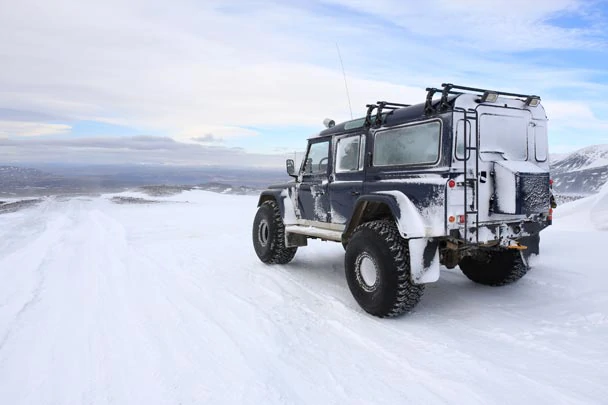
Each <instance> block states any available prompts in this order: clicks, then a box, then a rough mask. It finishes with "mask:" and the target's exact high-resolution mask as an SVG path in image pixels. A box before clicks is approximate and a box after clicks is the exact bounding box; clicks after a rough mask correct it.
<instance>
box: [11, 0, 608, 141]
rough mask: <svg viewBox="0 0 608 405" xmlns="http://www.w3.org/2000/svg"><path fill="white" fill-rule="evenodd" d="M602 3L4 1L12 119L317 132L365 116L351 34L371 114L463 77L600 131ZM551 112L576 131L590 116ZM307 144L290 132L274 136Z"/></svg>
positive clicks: (164, 129)
mask: <svg viewBox="0 0 608 405" xmlns="http://www.w3.org/2000/svg"><path fill="white" fill-rule="evenodd" d="M600 5H601V3H600V2H595V1H575V0H552V1H546V0H537V1H533V2H528V1H524V0H510V1H507V0H497V1H491V2H489V1H481V0H467V1H448V0H431V1H428V2H426V3H425V6H424V7H411V6H408V5H404V4H403V2H401V1H397V0H378V1H374V2H369V1H364V0H348V1H347V0H319V1H311V2H293V3H283V4H282V5H281V4H277V3H276V2H273V1H235V2H231V3H226V2H224V1H213V0H210V1H205V2H194V1H176V2H173V3H172V6H171V7H170V8H169V9H168V8H167V7H166V4H165V3H161V2H160V1H159V0H150V1H147V2H143V1H139V0H133V1H128V2H123V1H118V0H108V1H106V2H81V1H75V0H57V1H54V2H36V4H35V5H34V4H33V2H31V1H27V0H25V1H21V2H14V3H11V5H10V7H5V8H3V12H2V13H0V50H1V52H0V72H1V73H2V74H0V108H2V107H4V108H5V115H4V116H2V115H0V119H2V120H3V122H10V121H11V120H12V121H14V122H20V123H21V124H19V125H21V127H20V128H22V130H23V132H19V131H15V129H19V125H17V124H12V125H13V132H11V134H12V135H34V134H49V133H52V132H49V131H51V130H55V131H59V132H61V131H66V130H69V128H67V129H66V128H65V127H64V126H62V125H65V124H64V123H68V124H69V122H72V121H80V120H97V121H102V122H108V123H113V124H117V125H123V126H128V127H131V128H137V129H138V130H140V132H141V133H161V134H165V135H166V136H170V137H172V138H174V139H176V140H180V141H183V142H190V143H192V142H199V143H201V142H203V143H209V142H210V141H211V140H212V139H205V138H206V134H213V136H214V138H213V139H223V140H224V141H225V143H224V144H225V145H226V146H227V147H228V146H231V145H237V144H239V142H241V141H240V140H243V142H242V144H247V142H246V140H247V139H250V138H252V137H259V138H263V137H265V136H266V135H265V134H264V133H263V132H261V131H257V130H252V129H251V128H255V127H289V126H294V127H295V126H297V127H310V128H315V127H316V128H318V127H319V126H320V125H319V124H320V122H321V120H322V119H323V118H325V117H327V116H329V117H332V118H334V119H336V120H344V119H348V118H350V115H349V112H348V108H347V102H346V95H345V89H344V82H343V78H342V72H341V70H340V65H339V62H338V58H337V54H336V51H335V43H336V42H338V43H339V44H340V48H341V50H342V53H343V57H344V61H345V67H346V73H347V80H348V85H349V88H350V91H351V98H352V104H353V107H354V110H355V114H356V115H359V114H361V113H363V106H364V105H365V104H366V103H369V102H370V101H376V100H379V99H389V100H395V101H402V102H407V103H412V102H419V101H422V100H423V97H424V92H423V88H424V87H425V86H427V85H437V84H439V83H441V82H443V81H451V82H457V83H463V84H468V85H476V86H483V87H489V88H497V89H505V90H512V91H518V92H530V93H537V94H540V95H541V96H542V97H543V100H544V101H546V102H547V103H548V106H549V105H551V104H552V105H557V106H564V105H566V104H564V103H568V104H570V103H574V104H573V105H575V106H576V108H575V109H579V110H580V111H585V112H586V113H590V114H591V116H592V117H593V122H594V126H593V129H592V130H591V131H592V132H593V131H595V132H593V133H596V134H599V133H600V132H598V131H601V130H602V129H603V125H604V124H605V123H606V122H608V115H607V113H606V112H605V110H601V109H598V107H597V105H598V104H599V103H600V102H602V101H603V99H604V94H605V90H606V86H607V82H608V73H607V72H606V67H605V63H603V64H602V63H600V62H598V60H602V57H603V58H604V59H603V60H604V61H605V60H606V56H607V51H606V43H608V42H607V37H606V32H607V30H606V18H605V15H604V14H603V13H604V12H605V8H604V10H602V8H601V7H600ZM50 15H52V16H53V18H52V19H49V18H48V16H50ZM571 52H579V53H580V52H588V53H587V54H585V55H586V58H575V57H574V56H572V55H573V54H571ZM602 87H603V89H602ZM571 105H572V104H571ZM547 110H548V111H549V112H550V114H551V116H550V118H552V117H556V116H555V115H554V113H553V112H552V111H551V110H552V108H548V109H547ZM7 111H9V114H8V116H7V114H6V112H7ZM10 111H13V113H15V112H16V111H29V112H34V113H35V114H40V115H43V116H48V117H62V121H61V122H62V124H57V122H56V121H55V122H53V121H51V120H48V121H42V123H48V124H47V125H50V126H40V125H39V126H36V125H34V123H36V124H40V123H41V121H39V120H38V119H37V118H36V119H34V118H32V119H31V120H29V119H24V118H23V114H21V115H19V114H17V113H15V114H14V115H13V116H12V118H11V116H10ZM555 111H559V112H558V113H559V114H561V113H563V111H564V108H563V107H560V108H559V109H555ZM0 112H1V110H0ZM552 122H553V123H554V125H552V128H556V129H557V130H558V132H561V133H565V132H566V131H570V130H576V128H583V127H585V126H587V125H588V124H587V122H582V120H570V121H568V122H565V121H564V120H560V119H555V120H553V121H552ZM24 123H29V124H28V125H29V126H28V125H24ZM579 124H580V125H579ZM15 125H16V126H15ZM587 130H589V128H587ZM5 133H6V132H5ZM201 137H202V138H201ZM302 141H303V139H299V140H297V139H294V138H293V137H290V136H287V135H286V136H283V137H281V138H275V139H272V140H268V139H267V140H266V144H270V145H272V147H289V148H291V147H292V145H293V144H294V143H295V142H300V143H302ZM268 150H271V148H269V149H268Z"/></svg>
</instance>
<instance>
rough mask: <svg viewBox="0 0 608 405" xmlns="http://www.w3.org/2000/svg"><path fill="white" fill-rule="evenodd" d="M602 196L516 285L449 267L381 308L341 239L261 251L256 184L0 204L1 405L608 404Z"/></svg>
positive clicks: (562, 226)
mask: <svg viewBox="0 0 608 405" xmlns="http://www.w3.org/2000/svg"><path fill="white" fill-rule="evenodd" d="M129 195H133V196H138V195H136V194H133V193H131V194H129ZM607 195H608V191H607V192H606V193H604V196H603V197H601V198H600V197H597V196H595V197H591V199H593V200H591V199H586V200H580V201H577V202H575V203H573V204H572V205H570V206H563V207H559V208H558V209H557V211H556V214H555V224H556V225H555V226H553V227H551V228H550V229H548V230H547V231H545V232H543V234H542V246H541V249H542V254H541V256H540V257H538V258H536V259H535V260H534V262H533V264H534V268H533V270H531V272H530V273H529V274H528V275H527V276H526V277H525V278H524V279H522V280H521V281H520V282H518V283H516V284H515V285H511V286H507V287H503V288H490V287H484V286H480V285H476V284H474V283H472V282H470V281H468V280H467V279H466V278H465V277H464V276H463V275H462V274H461V273H460V272H459V270H458V269H454V270H444V271H442V275H441V278H440V280H439V281H438V282H437V283H435V284H431V285H428V287H427V290H426V294H425V296H424V298H423V300H422V302H421V304H420V305H419V306H418V307H417V308H416V310H415V311H414V312H413V313H412V314H409V315H406V316H404V317H401V318H398V319H388V320H382V319H377V318H374V317H371V316H368V315H367V314H365V313H364V312H363V311H362V310H361V309H360V308H359V307H358V306H357V304H356V302H355V301H354V299H353V298H352V297H351V295H350V292H349V290H348V287H347V285H346V281H345V279H344V276H343V250H342V247H341V246H340V245H339V244H333V243H324V242H314V241H313V242H311V243H310V245H309V247H307V248H303V249H301V250H300V251H299V252H298V254H297V255H296V258H295V259H294V261H293V262H292V263H291V264H289V265H286V266H266V265H263V264H261V263H260V262H259V261H258V259H257V257H256V256H255V254H254V253H253V249H252V247H251V241H250V232H251V231H250V226H251V223H252V220H253V216H254V213H255V209H256V207H255V205H256V198H255V197H243V196H229V195H220V194H213V193H209V192H203V191H192V192H185V193H183V194H181V195H179V196H174V197H167V198H162V200H163V201H166V203H164V204H149V205H139V204H122V205H119V204H114V203H112V202H111V201H109V198H110V196H102V197H94V198H82V197H80V198H73V199H68V200H60V199H49V200H47V201H45V202H44V203H42V204H41V205H39V206H37V207H35V208H28V209H25V210H22V211H19V212H15V213H10V214H4V215H0V404H11V405H17V404H37V405H38V404H61V405H68V404H201V403H211V404H222V403H230V404H241V403H247V404H292V403H296V404H378V403H382V404H402V403H415V404H422V403H425V404H426V403H458V404H484V405H487V404H494V403H496V404H541V403H542V404H553V405H554V404H601V403H606V401H608V399H607V398H608V383H607V381H608V271H607V270H608V266H607V265H606V260H605V257H606V256H605V249H606V243H607V242H608V233H607V232H606V231H605V230H606V229H608V215H607V213H608V197H607ZM141 197H146V196H143V195H142V196H141ZM147 198H149V197H147ZM602 221H603V222H602ZM601 229H603V231H602V230H601Z"/></svg>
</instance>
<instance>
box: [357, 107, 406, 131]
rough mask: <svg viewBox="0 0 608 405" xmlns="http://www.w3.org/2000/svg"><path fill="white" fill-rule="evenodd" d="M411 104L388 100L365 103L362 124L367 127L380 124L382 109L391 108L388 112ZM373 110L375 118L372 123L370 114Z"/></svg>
mask: <svg viewBox="0 0 608 405" xmlns="http://www.w3.org/2000/svg"><path fill="white" fill-rule="evenodd" d="M410 106H411V104H400V103H392V102H390V101H377V102H376V104H367V105H366V107H367V113H366V114H365V124H364V126H366V127H369V126H372V124H373V125H375V126H377V125H381V124H382V111H383V110H384V109H387V110H391V111H390V112H393V111H394V110H397V109H399V108H404V107H410ZM374 110H377V111H376V114H375V118H374V122H373V123H372V114H373V112H374Z"/></svg>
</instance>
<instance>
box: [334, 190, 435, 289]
mask: <svg viewBox="0 0 608 405" xmlns="http://www.w3.org/2000/svg"><path fill="white" fill-rule="evenodd" d="M387 214H390V215H392V217H393V218H394V219H395V223H396V225H397V229H398V230H399V234H401V236H402V237H403V238H404V239H405V240H406V241H407V243H408V247H409V252H410V272H411V279H412V281H413V282H414V283H416V284H424V283H432V282H435V281H437V280H438V279H439V267H440V260H439V242H438V240H437V239H435V238H430V237H427V235H426V226H425V221H424V218H423V217H422V215H421V214H420V211H419V210H418V209H417V208H416V206H415V205H414V203H412V201H411V200H410V199H409V198H408V197H407V196H406V195H405V194H403V193H402V192H400V191H384V192H381V193H374V194H366V195H362V196H361V197H359V198H358V199H357V201H356V203H355V210H354V212H353V215H352V216H351V218H350V219H349V221H348V222H347V224H346V230H345V232H344V234H343V235H342V241H343V243H345V242H346V243H347V242H348V239H349V238H350V235H351V234H352V232H353V231H354V230H355V228H356V227H357V226H358V225H360V224H361V223H364V222H366V221H370V220H375V219H379V218H381V217H382V216H386V215H387Z"/></svg>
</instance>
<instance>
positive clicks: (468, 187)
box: [253, 84, 553, 316]
mask: <svg viewBox="0 0 608 405" xmlns="http://www.w3.org/2000/svg"><path fill="white" fill-rule="evenodd" d="M427 92H428V93H427V99H426V102H424V103H420V104H417V105H411V106H407V105H403V104H396V103H388V102H378V103H376V104H371V105H368V106H367V107H368V110H367V114H366V116H365V117H363V118H360V119H357V120H352V121H348V122H345V123H341V124H339V125H335V126H332V127H330V128H327V129H325V130H324V131H322V132H320V134H319V135H318V136H316V137H313V138H311V139H309V140H308V148H307V152H306V157H305V159H304V161H303V162H302V165H301V167H300V170H299V172H297V173H295V170H294V168H293V161H289V160H288V173H289V174H290V175H292V176H293V177H294V178H295V181H292V182H290V183H286V184H282V185H276V186H271V187H269V188H268V189H267V190H265V191H264V192H262V194H261V196H260V199H259V204H258V206H259V207H260V209H262V208H263V206H264V204H266V208H265V210H266V211H267V212H266V214H264V215H262V214H260V213H259V212H258V214H259V215H258V216H256V220H255V221H254V229H253V241H254V247H255V248H256V252H257V253H258V256H259V257H260V259H261V260H262V261H264V262H266V263H287V262H288V261H289V260H291V258H293V255H295V250H296V249H297V247H300V246H306V245H307V239H308V238H318V239H322V240H328V241H336V242H341V243H342V244H343V245H344V246H345V249H346V257H345V267H346V273H347V280H348V281H349V286H350V288H351V291H352V292H353V295H354V296H355V298H356V299H357V301H358V302H359V304H360V305H361V306H362V307H363V308H364V309H365V310H366V311H367V312H370V313H372V314H374V315H377V316H393V315H398V314H400V313H403V312H407V311H409V310H410V309H411V308H413V306H414V305H415V304H416V303H417V302H418V300H419V298H420V296H421V295H422V291H423V289H424V284H426V283H431V282H435V281H437V280H438V278H439V269H440V265H441V264H443V265H445V266H446V267H448V268H453V267H455V266H456V265H460V267H461V269H462V270H463V272H464V273H465V274H466V275H467V276H468V277H469V278H471V279H472V280H473V281H476V282H479V283H483V284H488V285H503V284H507V283H510V282H512V281H515V280H517V279H519V278H520V277H522V276H523V275H524V274H525V272H526V271H527V269H528V263H527V257H528V253H530V252H532V253H538V240H539V239H538V234H539V232H540V231H541V230H542V229H544V228H545V227H547V226H548V225H550V224H551V221H552V218H551V210H552V204H553V199H552V193H551V186H550V178H549V160H548V156H549V155H548V139H547V117H546V115H545V111H544V109H543V107H542V105H541V104H540V98H539V97H537V96H527V95H521V94H513V93H505V92H496V91H489V90H484V89H476V88H470V87H462V86H455V85H452V84H444V85H442V88H441V89H436V88H429V89H427ZM437 95H438V96H439V98H437V97H435V96H437ZM270 210H273V212H274V213H275V214H276V215H275V216H276V217H277V218H278V219H280V221H279V222H278V223H276V224H273V225H275V226H274V227H273V230H275V233H274V234H273V233H272V232H270V231H269V229H268V225H260V224H262V223H264V221H266V222H269V221H270V219H268V218H270V216H269V215H270V214H268V212H270ZM264 216H265V217H266V218H267V219H266V220H264V219H263V218H261V217H264ZM277 235H278V236H279V239H276V240H277V241H278V242H277V243H274V246H271V245H273V243H270V242H272V241H274V240H275V239H273V237H276V236H277ZM269 238H270V239H269ZM269 241H270V242H269ZM264 242H266V244H265V245H264ZM353 242H354V244H353ZM351 245H352V246H351ZM372 245H373V246H375V247H370V246H372ZM526 248H528V249H527V251H526ZM268 249H270V250H272V249H274V250H277V251H281V252H282V253H283V254H284V255H283V256H282V259H281V260H274V259H272V258H270V259H269V258H268V255H266V256H264V254H263V251H266V250H268ZM260 252H262V254H261V253H260ZM292 253H293V254H292ZM404 257H406V258H405V259H404ZM395 274H396V275H395ZM406 279H407V280H406ZM395 284H396V286H395ZM409 295H411V296H412V297H411V299H409V298H408V299H405V298H404V297H405V296H409ZM404 301H407V302H404Z"/></svg>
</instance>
